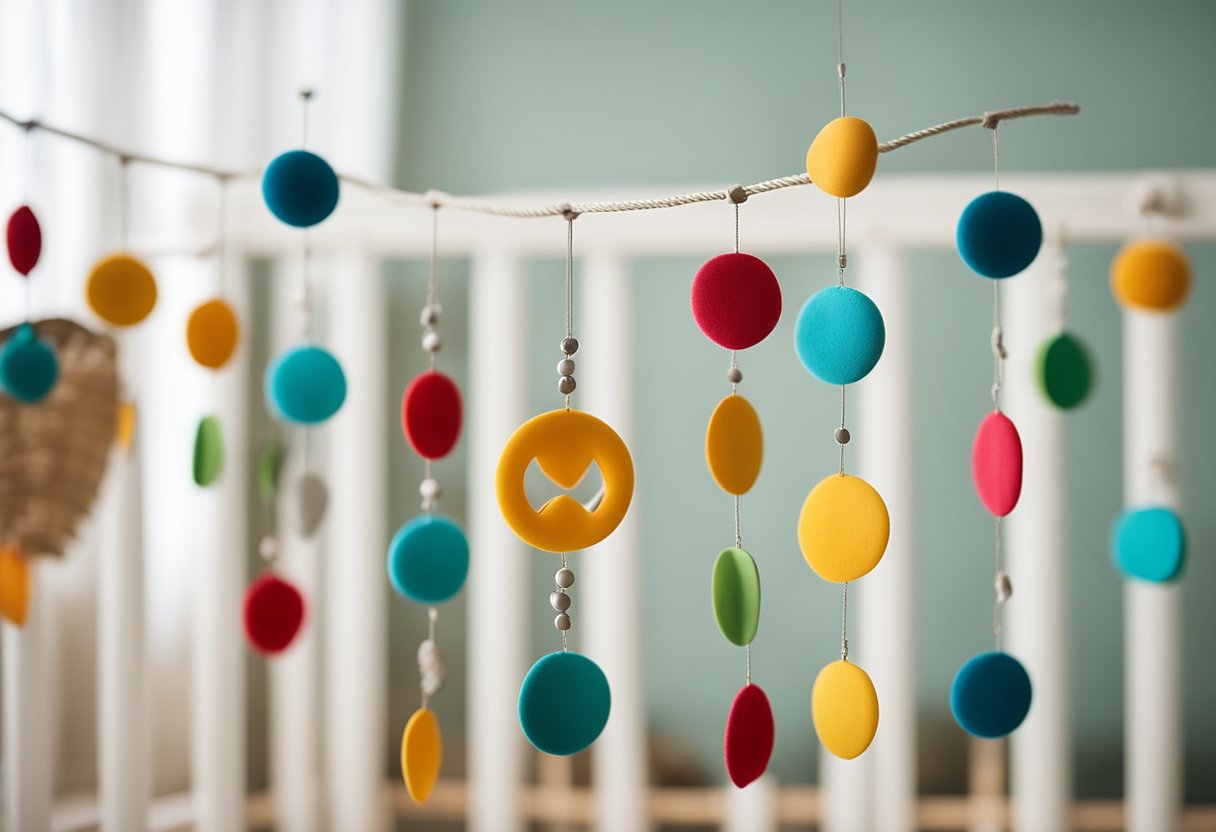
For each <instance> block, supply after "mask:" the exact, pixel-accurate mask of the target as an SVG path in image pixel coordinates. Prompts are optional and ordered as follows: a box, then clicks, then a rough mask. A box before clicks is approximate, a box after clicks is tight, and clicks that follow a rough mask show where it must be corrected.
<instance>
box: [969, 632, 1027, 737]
mask: <svg viewBox="0 0 1216 832" xmlns="http://www.w3.org/2000/svg"><path fill="white" fill-rule="evenodd" d="M1030 697H1031V689H1030V676H1029V675H1027V673H1026V668H1024V667H1022V663H1021V662H1019V661H1018V660H1017V659H1015V658H1014V657H1013V656H1011V655H1009V654H1008V653H1005V652H1003V651H999V650H993V651H989V652H987V653H980V654H979V655H978V656H972V657H971V658H970V659H968V660H967V661H966V663H965V664H964V665H963V666H962V667H960V668H959V671H958V673H957V674H955V676H954V683H953V684H952V685H950V710H951V712H953V714H954V720H955V721H956V722H957V723H958V724H959V726H960V727H962V729H963V730H964V731H966V732H967V733H969V734H973V735H975V736H977V737H984V738H985V739H996V738H997V737H1003V736H1005V735H1006V734H1009V733H1011V732H1012V731H1014V730H1015V729H1016V728H1017V727H1018V726H1019V725H1021V724H1022V720H1024V719H1025V718H1026V714H1028V713H1029V712H1030Z"/></svg>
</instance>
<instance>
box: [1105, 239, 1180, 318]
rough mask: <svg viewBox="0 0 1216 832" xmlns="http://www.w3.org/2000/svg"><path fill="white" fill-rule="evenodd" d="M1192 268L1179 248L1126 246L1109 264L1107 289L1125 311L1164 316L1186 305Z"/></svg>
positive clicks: (1144, 243) (1145, 243)
mask: <svg viewBox="0 0 1216 832" xmlns="http://www.w3.org/2000/svg"><path fill="white" fill-rule="evenodd" d="M1190 288H1191V264H1190V262H1189V261H1188V260H1187V258H1186V254H1185V253H1184V252H1183V251H1182V249H1180V248H1179V247H1178V246H1176V245H1174V244H1173V243H1171V242H1167V241H1165V240H1140V241H1137V242H1134V243H1128V244H1127V245H1125V246H1124V247H1123V248H1121V249H1120V250H1119V253H1118V254H1116V255H1115V259H1114V262H1112V263H1111V264H1110V289H1111V292H1113V293H1114V295H1115V300H1117V301H1118V302H1119V304H1120V305H1122V306H1123V307H1125V308H1129V309H1146V310H1149V311H1152V312H1167V311H1169V310H1171V309H1177V308H1178V307H1179V306H1182V304H1183V303H1184V302H1185V301H1186V296H1187V294H1188V293H1189V292H1190Z"/></svg>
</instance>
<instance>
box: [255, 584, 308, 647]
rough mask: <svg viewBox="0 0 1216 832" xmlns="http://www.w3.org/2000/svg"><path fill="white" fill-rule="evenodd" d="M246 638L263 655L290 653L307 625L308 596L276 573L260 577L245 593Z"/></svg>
mask: <svg viewBox="0 0 1216 832" xmlns="http://www.w3.org/2000/svg"><path fill="white" fill-rule="evenodd" d="M244 620H245V637H246V638H247V639H249V644H250V646H252V647H253V648H254V649H255V650H257V651H258V652H259V653H262V654H264V655H267V656H272V655H274V654H276V653H281V652H282V651H283V650H286V649H287V647H288V645H290V644H291V642H292V640H294V639H295V637H296V633H298V632H300V625H301V624H303V623H304V597H303V596H302V595H300V591H299V590H298V589H296V588H295V587H294V586H293V585H291V584H290V583H288V582H287V581H285V580H283V579H282V578H280V577H279V576H278V575H276V574H274V573H273V572H267V573H265V574H263V575H259V576H258V578H257V580H255V581H254V582H253V583H252V584H250V585H249V590H248V591H247V592H246V593H245V617H244Z"/></svg>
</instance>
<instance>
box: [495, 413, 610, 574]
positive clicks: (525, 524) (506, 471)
mask: <svg viewBox="0 0 1216 832" xmlns="http://www.w3.org/2000/svg"><path fill="white" fill-rule="evenodd" d="M534 459H535V460H536V463H537V465H538V466H540V470H541V472H542V473H543V474H544V475H545V476H547V477H548V478H549V479H550V480H552V481H553V482H554V483H556V484H557V485H559V486H561V487H562V488H563V489H565V490H567V491H568V490H570V489H571V488H574V487H575V486H576V485H578V484H579V482H580V481H581V480H582V478H583V476H584V475H585V474H586V473H587V471H588V469H589V468H590V467H591V463H592V462H594V463H595V464H596V465H598V466H599V469H600V475H601V476H602V477H603V479H604V495H603V499H602V500H601V501H600V503H599V505H598V506H596V507H595V510H594V511H588V510H587V509H586V508H585V507H584V506H583V505H582V504H581V503H579V502H578V501H577V500H575V499H574V498H573V497H571V496H570V495H568V494H559V495H558V496H556V497H554V498H553V499H552V500H549V501H548V502H547V503H545V504H544V505H543V506H541V507H540V510H539V511H536V510H534V509H533V508H532V504H531V503H530V502H528V494H527V492H526V491H525V490H524V475H525V474H526V473H527V470H528V465H529V464H531V462H532V460H534ZM494 490H495V493H496V494H497V496H498V508H499V511H501V512H502V516H503V519H504V520H506V521H507V525H508V526H510V527H511V531H513V532H515V534H517V535H518V536H519V538H520V539H521V540H523V541H524V542H525V543H527V544H528V545H529V546H534V547H536V548H537V549H542V550H544V551H546V552H574V551H577V550H579V549H585V548H587V547H588V546H593V545H595V544H596V543H599V542H600V541H601V540H603V539H604V538H605V537H607V536H608V535H610V534H612V532H613V530H614V529H616V527H617V526H618V525H619V524H620V522H621V520H622V519H624V517H625V512H626V511H628V510H629V503H630V501H631V500H632V499H633V459H632V458H631V457H630V456H629V449H628V448H627V447H625V443H624V442H622V441H621V437H619V436H617V434H616V431H614V430H613V429H612V428H610V427H608V425H606V424H605V423H604V422H602V421H600V420H599V419H597V418H595V417H594V416H592V415H591V414H589V413H583V412H582V411H579V410H551V411H549V412H548V413H542V414H540V415H539V416H534V417H533V418H531V419H529V420H528V421H526V422H524V423H523V424H522V425H520V426H519V428H518V429H517V430H516V431H515V433H513V434H512V435H511V438H510V439H509V440H507V446H506V447H505V448H503V451H502V456H500V457H499V458H498V471H497V474H496V475H495V481H494Z"/></svg>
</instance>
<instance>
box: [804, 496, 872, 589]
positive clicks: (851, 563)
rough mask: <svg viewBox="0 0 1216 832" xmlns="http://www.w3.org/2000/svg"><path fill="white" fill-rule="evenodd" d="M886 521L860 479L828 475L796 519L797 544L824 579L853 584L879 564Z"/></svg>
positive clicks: (809, 497) (807, 500) (808, 498)
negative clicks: (851, 582) (852, 582)
mask: <svg viewBox="0 0 1216 832" xmlns="http://www.w3.org/2000/svg"><path fill="white" fill-rule="evenodd" d="M890 535H891V518H890V516H889V515H888V514H887V505H886V503H884V502H883V501H882V497H880V496H879V494H878V492H877V491H875V490H874V488H873V487H872V486H871V485H870V484H869V483H868V482H866V481H865V480H863V479H862V478H861V477H854V476H851V475H849V474H830V475H829V476H826V477H824V478H823V479H822V480H820V482H819V484H818V485H816V486H815V487H814V488H812V489H811V493H810V494H808V495H807V497H806V502H804V503H803V504H802V512H801V513H800V514H799V515H798V546H799V547H800V548H801V549H802V556H803V557H805V558H806V562H807V563H808V564H810V566H811V568H812V569H814V570H815V573H816V574H817V575H819V577H821V578H823V579H824V580H825V581H834V582H836V583H841V582H843V581H855V580H857V579H858V578H860V577H861V576H862V575H864V574H866V573H867V572H869V571H870V570H871V569H873V568H874V567H875V566H877V565H878V562H879V561H880V560H882V556H883V553H884V552H886V551H887V539H888V538H889V537H890Z"/></svg>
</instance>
